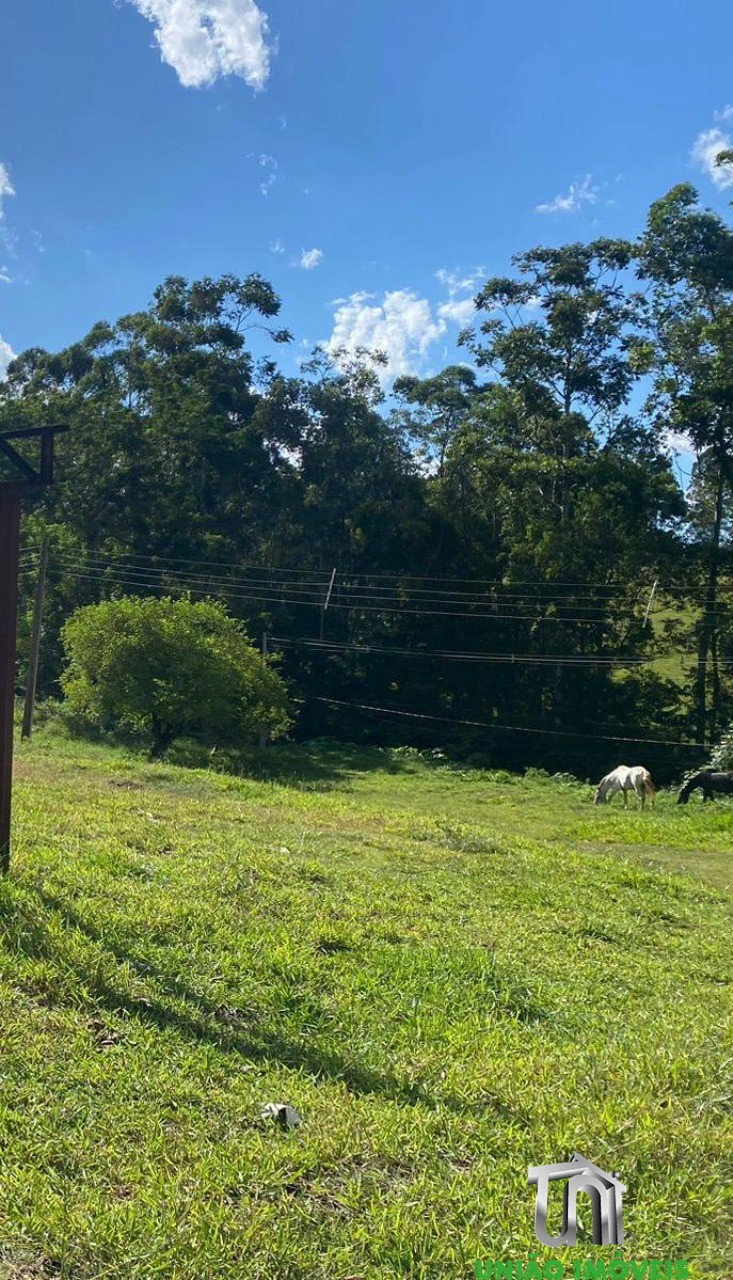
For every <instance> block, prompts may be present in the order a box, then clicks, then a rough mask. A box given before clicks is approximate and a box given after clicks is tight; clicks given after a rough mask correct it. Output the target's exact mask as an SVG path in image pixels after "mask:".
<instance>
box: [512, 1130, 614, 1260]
mask: <svg viewBox="0 0 733 1280" xmlns="http://www.w3.org/2000/svg"><path fill="white" fill-rule="evenodd" d="M528 1176H529V1183H530V1186H536V1188H537V1203H536V1206H535V1215H534V1229H535V1235H536V1236H537V1239H538V1240H539V1241H540V1243H541V1244H546V1245H548V1246H549V1247H550V1248H551V1249H558V1248H560V1247H561V1246H563V1245H574V1244H577V1239H578V1207H577V1206H578V1196H579V1195H580V1194H581V1193H582V1192H584V1193H585V1194H586V1195H587V1196H589V1197H590V1202H591V1209H592V1213H593V1243H594V1244H623V1242H624V1226H623V1215H622V1207H621V1197H622V1196H623V1195H624V1193H625V1191H626V1187H625V1186H624V1185H623V1183H622V1182H619V1179H618V1178H617V1176H616V1175H615V1174H610V1173H605V1172H604V1171H603V1169H599V1168H598V1165H596V1164H593V1162H592V1160H586V1159H585V1158H584V1157H583V1156H581V1155H578V1152H577V1151H576V1152H575V1154H574V1155H573V1156H572V1158H571V1159H570V1160H569V1161H568V1163H567V1164H541V1165H537V1166H536V1167H534V1168H531V1169H530V1170H529V1175H528ZM560 1180H564V1181H565V1186H564V1188H563V1216H562V1231H561V1232H560V1234H559V1235H557V1236H551V1235H550V1234H549V1233H548V1230H547V1199H548V1191H549V1185H550V1183H551V1182H558V1181H560Z"/></svg>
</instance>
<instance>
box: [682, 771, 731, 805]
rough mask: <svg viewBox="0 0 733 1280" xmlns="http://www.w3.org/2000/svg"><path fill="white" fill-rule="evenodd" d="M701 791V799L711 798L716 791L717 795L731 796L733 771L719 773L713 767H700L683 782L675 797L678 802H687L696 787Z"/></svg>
mask: <svg viewBox="0 0 733 1280" xmlns="http://www.w3.org/2000/svg"><path fill="white" fill-rule="evenodd" d="M698 787H699V788H700V790H701V791H702V798H703V800H712V799H714V797H715V793H716V791H717V792H718V794H719V795H724V796H733V773H720V772H717V771H716V770H714V769H701V770H700V772H699V773H694V774H693V775H692V777H691V778H690V779H689V780H688V781H687V782H686V783H685V785H684V787H683V788H682V790H681V791H680V794H679V795H678V797H677V803H678V804H687V801H688V800H689V798H690V796H691V795H692V792H693V791H695V790H696V789H697V788H698Z"/></svg>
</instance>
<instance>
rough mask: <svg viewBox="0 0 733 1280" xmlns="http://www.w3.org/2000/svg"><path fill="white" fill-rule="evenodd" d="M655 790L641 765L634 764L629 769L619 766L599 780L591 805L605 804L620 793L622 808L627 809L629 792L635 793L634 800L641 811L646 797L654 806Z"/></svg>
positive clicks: (624, 765) (626, 766) (650, 778)
mask: <svg viewBox="0 0 733 1280" xmlns="http://www.w3.org/2000/svg"><path fill="white" fill-rule="evenodd" d="M656 790H657V788H656V787H655V786H654V783H653V782H652V777H651V774H650V773H649V770H648V769H645V768H644V766H643V765H641V764H635V765H633V766H632V767H631V768H629V766H628V765H627V764H620V765H619V767H618V769H614V771H613V773H607V774H606V776H605V778H601V780H600V782H599V783H598V790H597V791H596V797H595V800H594V801H593V803H594V804H606V802H607V801H608V800H610V798H611V796H615V795H616V792H617V791H621V792H622V793H623V797H624V808H627V806H628V802H629V801H628V796H629V792H630V791H635V792H636V799H637V801H638V803H639V804H640V805H641V807H642V809H643V808H644V805H645V804H646V798H647V796H649V798H650V799H651V802H652V805H653V804H654V796H655V794H656Z"/></svg>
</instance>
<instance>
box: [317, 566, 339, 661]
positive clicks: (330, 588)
mask: <svg viewBox="0 0 733 1280" xmlns="http://www.w3.org/2000/svg"><path fill="white" fill-rule="evenodd" d="M335 581H336V570H335V569H334V571H333V573H332V574H331V581H330V582H329V584H328V591H327V592H326V599H325V600H324V602H323V607H322V608H321V626H320V631H319V635H318V638H319V640H320V641H321V643H323V637H324V635H325V630H326V610H327V609H328V606H329V605H330V603H331V595H332V593H333V584H334V582H335Z"/></svg>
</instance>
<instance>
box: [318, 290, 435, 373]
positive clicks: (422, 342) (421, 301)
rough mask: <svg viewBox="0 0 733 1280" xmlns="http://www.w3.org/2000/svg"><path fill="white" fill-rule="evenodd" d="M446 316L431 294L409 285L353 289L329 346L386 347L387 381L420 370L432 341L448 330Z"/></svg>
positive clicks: (337, 316) (340, 309) (348, 348)
mask: <svg viewBox="0 0 733 1280" xmlns="http://www.w3.org/2000/svg"><path fill="white" fill-rule="evenodd" d="M445 329H446V321H445V318H444V317H442V316H440V315H438V316H435V315H434V314H433V310H432V307H431V305H430V303H429V302H428V300H427V298H420V297H418V295H417V294H416V293H413V292H411V290H409V289H396V290H394V291H392V292H391V293H386V294H385V295H384V298H383V299H382V301H381V302H380V301H377V300H375V297H374V295H373V294H368V293H352V295H351V297H350V298H347V299H346V301H345V302H343V303H342V304H341V306H339V307H338V309H337V311H336V313H335V315H334V326H333V333H332V334H331V337H330V338H329V340H328V342H327V343H326V344H325V345H326V348H327V350H329V351H331V352H337V351H339V350H341V349H344V350H346V351H347V352H350V353H353V352H355V351H356V350H357V349H358V348H359V347H366V348H367V350H369V351H383V352H384V354H385V356H386V357H387V364H386V365H385V366H384V367H383V368H379V369H378V371H377V372H378V374H379V377H380V380H381V381H382V382H383V383H388V382H391V381H392V380H393V379H394V378H396V377H399V375H400V374H404V373H417V372H420V370H421V367H422V365H423V363H424V361H425V359H426V357H427V354H428V351H429V350H430V347H431V345H432V343H434V342H435V341H437V339H438V338H440V337H442V336H443V334H444V333H445Z"/></svg>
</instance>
